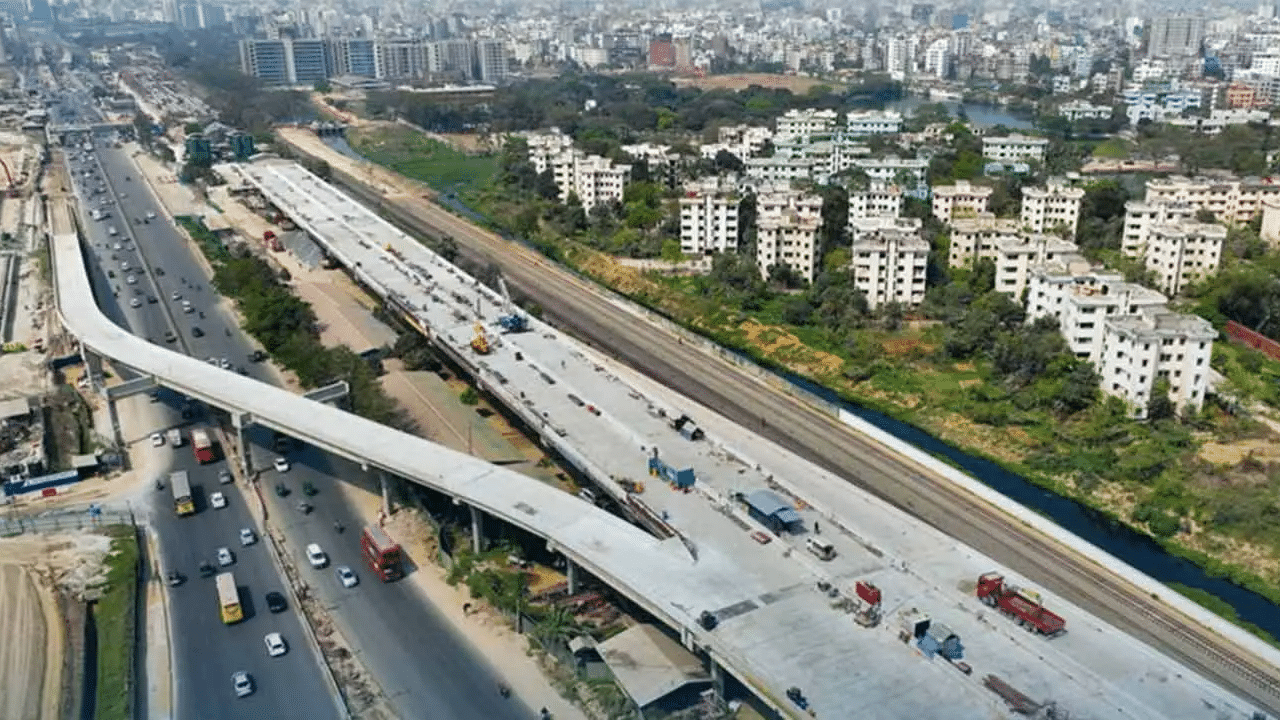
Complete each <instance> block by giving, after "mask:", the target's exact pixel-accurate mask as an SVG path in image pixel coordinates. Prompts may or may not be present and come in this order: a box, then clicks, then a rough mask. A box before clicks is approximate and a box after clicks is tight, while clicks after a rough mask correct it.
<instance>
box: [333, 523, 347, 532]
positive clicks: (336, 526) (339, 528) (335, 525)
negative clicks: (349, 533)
mask: <svg viewBox="0 0 1280 720" xmlns="http://www.w3.org/2000/svg"><path fill="white" fill-rule="evenodd" d="M333 529H334V531H335V532H337V533H338V534H339V535H341V534H342V531H343V529H344V528H343V527H342V523H340V522H336V521H335V522H334V523H333Z"/></svg>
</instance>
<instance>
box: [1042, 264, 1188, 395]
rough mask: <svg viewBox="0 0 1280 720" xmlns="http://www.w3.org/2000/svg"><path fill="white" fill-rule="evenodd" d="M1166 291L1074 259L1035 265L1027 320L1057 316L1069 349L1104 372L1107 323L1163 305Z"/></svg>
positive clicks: (1159, 308)
mask: <svg viewBox="0 0 1280 720" xmlns="http://www.w3.org/2000/svg"><path fill="white" fill-rule="evenodd" d="M1165 303H1166V299H1165V296H1164V295H1161V294H1160V293H1158V292H1156V291H1155V290H1151V289H1149V288H1145V287H1142V286H1141V285H1135V284H1133V283H1127V282H1125V281H1124V278H1123V277H1122V276H1121V275H1120V274H1118V273H1114V272H1111V271H1108V270H1105V269H1099V268H1092V267H1090V266H1089V264H1088V263H1082V262H1079V261H1075V260H1069V261H1068V262H1061V261H1059V262H1056V263H1046V264H1044V265H1039V266H1036V267H1034V268H1032V270H1031V273H1030V276H1029V278H1028V282H1027V320H1028V321H1031V320H1035V319H1036V318H1040V317H1053V318H1057V320H1058V328H1059V330H1060V331H1061V332H1062V336H1063V338H1064V339H1065V340H1066V341H1067V346H1068V347H1069V348H1071V352H1073V353H1075V355H1076V357H1078V358H1080V359H1082V360H1088V361H1089V362H1091V363H1093V365H1094V367H1095V368H1096V369H1097V370H1098V371H1099V373H1102V372H1103V365H1102V361H1103V357H1104V355H1103V352H1102V336H1103V323H1104V322H1105V321H1106V320H1107V319H1109V318H1112V317H1121V316H1128V315H1137V314H1138V313H1140V312H1143V311H1144V310H1146V309H1156V310H1162V309H1164V307H1165Z"/></svg>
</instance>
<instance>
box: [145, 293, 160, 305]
mask: <svg viewBox="0 0 1280 720" xmlns="http://www.w3.org/2000/svg"><path fill="white" fill-rule="evenodd" d="M158 302H160V301H159V300H158V299H156V296H155V295H148V296H147V304H148V305H155V304H156V303H158Z"/></svg>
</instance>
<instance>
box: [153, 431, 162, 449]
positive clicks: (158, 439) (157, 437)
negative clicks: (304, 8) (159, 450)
mask: <svg viewBox="0 0 1280 720" xmlns="http://www.w3.org/2000/svg"><path fill="white" fill-rule="evenodd" d="M161 445H164V435H161V434H160V433H151V447H160V446H161Z"/></svg>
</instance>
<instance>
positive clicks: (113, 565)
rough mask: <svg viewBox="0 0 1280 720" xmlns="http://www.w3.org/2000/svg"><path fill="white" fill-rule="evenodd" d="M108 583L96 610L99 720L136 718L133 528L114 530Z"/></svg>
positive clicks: (135, 549)
mask: <svg viewBox="0 0 1280 720" xmlns="http://www.w3.org/2000/svg"><path fill="white" fill-rule="evenodd" d="M109 534H110V535H111V538H112V540H111V554H110V555H108V556H107V559H106V565H107V581H106V584H105V585H104V586H103V588H102V598H101V599H99V600H98V604H97V607H96V608H95V609H94V617H95V619H96V621H97V625H98V703H97V712H96V713H95V714H94V718H95V719H96V720H130V719H131V718H132V717H133V682H132V677H133V646H134V642H135V640H136V638H135V628H134V615H135V611H136V609H135V607H134V606H135V604H136V603H137V592H136V591H137V587H138V541H137V537H136V536H135V535H134V531H133V528H131V527H128V526H124V525H120V526H116V527H113V528H110V530H109Z"/></svg>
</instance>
